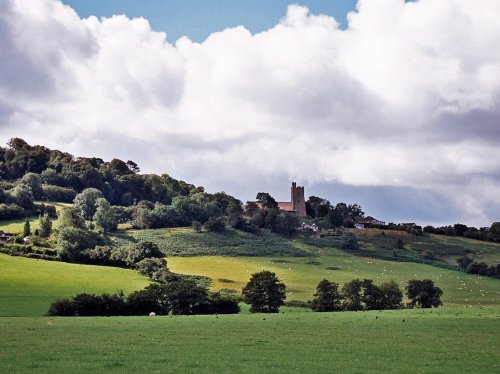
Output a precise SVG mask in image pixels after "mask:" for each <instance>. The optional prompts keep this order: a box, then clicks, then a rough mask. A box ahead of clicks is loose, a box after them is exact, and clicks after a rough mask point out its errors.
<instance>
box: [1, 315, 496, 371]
mask: <svg viewBox="0 0 500 374" xmlns="http://www.w3.org/2000/svg"><path fill="white" fill-rule="evenodd" d="M377 317H378V318H377ZM499 321H500V313H499V311H498V310H496V309H492V308H490V309H469V308H462V309H453V308H452V309H439V310H436V309H434V310H417V309H414V310H401V311H382V312H375V311H372V312H358V313H355V312H342V313H313V312H303V313H299V312H297V313H291V312H288V310H286V311H285V313H284V314H274V315H263V314H254V315H250V314H240V315H220V316H218V317H216V316H190V317H184V316H176V317H173V318H170V317H155V318H149V317H110V318H108V317H101V318H76V317H75V318H48V317H39V318H7V317H3V318H0V331H2V334H1V336H0V372H2V373H25V372H46V373H49V372H50V373H68V372H72V373H80V372H120V373H123V372H158V373H332V372H342V373H495V372H499V370H500V351H499V350H498V347H499V346H500V334H498V331H499V328H500V322H499Z"/></svg>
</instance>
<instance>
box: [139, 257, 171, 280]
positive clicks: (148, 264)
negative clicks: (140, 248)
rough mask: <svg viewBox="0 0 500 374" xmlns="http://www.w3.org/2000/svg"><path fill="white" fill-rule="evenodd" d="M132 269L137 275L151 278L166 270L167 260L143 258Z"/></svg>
mask: <svg viewBox="0 0 500 374" xmlns="http://www.w3.org/2000/svg"><path fill="white" fill-rule="evenodd" d="M134 267H135V268H136V269H137V271H138V272H139V273H141V274H143V275H147V276H148V277H151V276H152V275H153V274H154V273H156V272H158V271H160V270H167V260H165V259H164V258H145V259H142V260H141V261H139V262H137V263H135V266H134Z"/></svg>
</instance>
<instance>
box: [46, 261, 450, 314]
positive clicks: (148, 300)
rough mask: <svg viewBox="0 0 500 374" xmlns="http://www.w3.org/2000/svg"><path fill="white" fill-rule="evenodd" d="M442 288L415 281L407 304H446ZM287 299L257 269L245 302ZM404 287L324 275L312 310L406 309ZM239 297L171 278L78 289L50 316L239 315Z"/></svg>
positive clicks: (268, 307)
mask: <svg viewBox="0 0 500 374" xmlns="http://www.w3.org/2000/svg"><path fill="white" fill-rule="evenodd" d="M442 294H443V292H442V290H441V289H440V288H439V287H436V286H434V282H433V281H432V280H429V279H424V280H410V281H409V282H408V285H407V286H406V295H407V296H408V299H409V300H410V301H409V303H408V304H407V307H409V308H413V307H420V308H431V307H436V308H437V307H438V306H440V305H442V302H441V295H442ZM285 299H286V285H285V284H284V283H283V282H281V281H280V280H279V279H278V277H277V276H276V274H275V273H273V272H271V271H267V270H263V271H261V272H257V273H254V274H252V276H251V278H250V280H249V281H248V283H247V284H246V285H245V287H244V288H243V289H242V301H244V302H245V303H247V304H249V305H250V311H251V312H252V313H278V312H279V308H280V307H281V306H282V305H283V304H284V302H285ZM402 300H403V292H402V291H401V289H400V288H399V286H398V284H397V283H396V282H394V281H393V280H391V281H389V282H386V283H383V284H381V285H380V286H377V285H375V284H374V283H373V280H371V279H363V280H360V279H353V280H352V281H350V282H348V283H346V284H344V286H343V287H342V288H341V289H340V285H339V284H338V283H335V282H330V281H329V280H327V279H323V280H322V281H320V282H319V284H318V286H317V288H316V293H315V294H314V299H313V300H312V303H311V309H312V310H313V311H315V312H335V311H358V310H383V309H401V308H403V307H404V305H403V303H402ZM239 311H240V308H239V305H238V299H237V298H233V297H228V296H223V295H221V294H220V293H217V292H216V293H212V292H209V291H208V289H207V287H206V286H202V285H199V284H197V283H196V282H195V281H193V280H190V279H178V278H177V279H174V278H172V279H171V280H169V281H166V282H165V283H153V284H150V285H149V286H147V287H146V288H144V289H143V290H140V291H135V292H133V293H131V294H130V295H128V296H127V297H125V295H124V294H123V292H118V293H115V294H107V293H105V294H102V295H100V296H98V295H93V294H86V293H83V294H78V295H76V296H74V297H73V298H70V299H60V300H56V301H55V302H53V303H52V304H51V306H50V308H49V311H48V314H49V315H51V316H111V315H148V314H150V313H155V314H163V315H166V314H169V313H171V314H174V315H178V314H184V315H191V314H236V313H239Z"/></svg>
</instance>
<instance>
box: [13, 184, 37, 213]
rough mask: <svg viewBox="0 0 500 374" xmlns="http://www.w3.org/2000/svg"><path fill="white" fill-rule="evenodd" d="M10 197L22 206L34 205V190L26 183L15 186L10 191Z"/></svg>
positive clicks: (28, 207)
mask: <svg viewBox="0 0 500 374" xmlns="http://www.w3.org/2000/svg"><path fill="white" fill-rule="evenodd" d="M10 199H11V200H12V202H14V203H15V204H17V205H19V206H20V207H22V208H25V209H31V208H32V207H33V202H34V197H33V191H32V190H31V188H30V187H29V186H27V185H25V184H18V185H17V186H16V187H14V188H13V189H12V190H11V192H10Z"/></svg>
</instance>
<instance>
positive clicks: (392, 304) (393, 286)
mask: <svg viewBox="0 0 500 374" xmlns="http://www.w3.org/2000/svg"><path fill="white" fill-rule="evenodd" d="M379 288H380V290H381V291H382V292H383V294H384V307H383V309H400V308H401V306H402V305H403V304H402V302H403V291H401V289H400V288H399V286H398V284H397V283H396V282H395V281H394V280H392V279H391V280H390V281H389V282H385V283H382V284H381V285H380V286H379Z"/></svg>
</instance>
